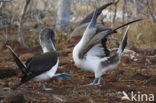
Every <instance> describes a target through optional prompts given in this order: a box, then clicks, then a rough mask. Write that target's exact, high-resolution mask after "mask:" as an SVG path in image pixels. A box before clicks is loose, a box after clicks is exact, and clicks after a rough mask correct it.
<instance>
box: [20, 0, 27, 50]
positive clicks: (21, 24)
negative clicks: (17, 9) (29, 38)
mask: <svg viewBox="0 0 156 103" xmlns="http://www.w3.org/2000/svg"><path fill="white" fill-rule="evenodd" d="M29 3H30V0H26V2H25V4H24V7H23V10H22V11H21V15H20V19H19V23H20V24H19V28H18V39H19V41H20V43H21V44H22V45H23V46H25V47H27V45H26V44H25V42H24V38H23V34H22V29H23V17H24V14H25V12H26V10H27V7H28V5H29Z"/></svg>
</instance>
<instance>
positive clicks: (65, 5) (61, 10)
mask: <svg viewBox="0 0 156 103" xmlns="http://www.w3.org/2000/svg"><path fill="white" fill-rule="evenodd" d="M70 4H71V2H70V0H59V1H58V10H57V21H56V29H57V30H58V31H59V32H68V31H69V29H70V26H69V24H70Z"/></svg>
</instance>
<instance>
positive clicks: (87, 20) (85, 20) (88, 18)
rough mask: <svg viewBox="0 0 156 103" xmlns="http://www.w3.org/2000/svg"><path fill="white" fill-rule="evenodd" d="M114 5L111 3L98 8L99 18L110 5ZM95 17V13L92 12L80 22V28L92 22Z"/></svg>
mask: <svg viewBox="0 0 156 103" xmlns="http://www.w3.org/2000/svg"><path fill="white" fill-rule="evenodd" d="M112 4H113V2H110V3H107V4H104V5H102V6H101V7H99V8H97V11H98V12H97V16H99V15H100V14H101V12H102V10H103V9H105V8H107V7H108V6H110V5H112ZM93 15H94V11H93V12H91V13H90V14H89V15H87V16H86V17H85V18H84V19H83V20H82V21H81V22H80V24H79V25H78V26H80V25H82V24H85V23H88V22H90V20H91V19H92V17H93Z"/></svg>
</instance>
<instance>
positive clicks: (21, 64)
mask: <svg viewBox="0 0 156 103" xmlns="http://www.w3.org/2000/svg"><path fill="white" fill-rule="evenodd" d="M6 47H7V48H8V49H9V50H10V52H11V54H12V56H13V58H14V61H15V62H16V64H17V66H18V67H19V68H20V69H21V71H22V73H23V74H27V71H26V69H27V68H26V66H25V64H24V63H23V62H22V61H21V60H20V59H19V58H18V56H17V55H16V53H15V52H14V51H13V50H12V48H11V47H10V46H8V45H7V46H6Z"/></svg>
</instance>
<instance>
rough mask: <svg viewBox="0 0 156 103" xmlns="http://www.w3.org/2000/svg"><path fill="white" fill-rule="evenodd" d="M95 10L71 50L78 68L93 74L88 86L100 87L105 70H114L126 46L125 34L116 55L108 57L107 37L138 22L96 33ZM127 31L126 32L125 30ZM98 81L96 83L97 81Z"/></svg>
mask: <svg viewBox="0 0 156 103" xmlns="http://www.w3.org/2000/svg"><path fill="white" fill-rule="evenodd" d="M97 16H98V15H97V10H95V12H94V15H93V17H92V19H91V21H90V23H89V25H88V26H87V28H86V30H85V32H84V34H83V36H82V38H81V40H80V41H79V42H78V44H77V45H76V46H75V47H74V49H73V53H72V54H73V60H74V62H75V65H76V66H77V67H78V68H81V69H85V70H88V71H92V72H94V73H95V79H94V81H93V82H92V83H90V84H88V85H100V82H101V77H102V75H103V73H105V72H106V71H107V70H111V69H114V68H115V67H116V66H117V65H118V64H119V62H120V58H121V54H122V52H123V50H124V48H125V47H126V44H127V32H126V34H125V35H124V37H123V40H122V42H121V44H120V47H119V49H118V51H117V53H116V54H115V55H113V56H110V52H109V50H108V49H107V47H106V41H107V36H108V35H111V34H114V32H115V31H116V30H118V29H119V28H122V27H124V26H127V25H129V24H132V23H134V22H137V21H140V20H141V19H138V20H134V21H131V22H128V23H126V24H123V25H121V26H119V27H117V28H115V29H112V30H111V29H108V30H105V31H103V32H100V33H96V19H97ZM127 31H128V30H127ZM97 80H98V81H97Z"/></svg>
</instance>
